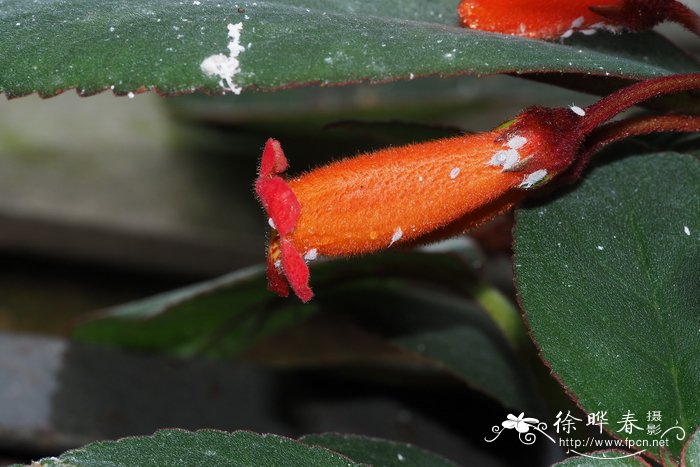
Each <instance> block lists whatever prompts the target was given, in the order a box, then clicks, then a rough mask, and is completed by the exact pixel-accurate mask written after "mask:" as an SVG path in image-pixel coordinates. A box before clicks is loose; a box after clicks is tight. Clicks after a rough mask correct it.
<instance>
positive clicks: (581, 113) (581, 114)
mask: <svg viewBox="0 0 700 467" xmlns="http://www.w3.org/2000/svg"><path fill="white" fill-rule="evenodd" d="M569 109H571V111H572V112H573V113H575V114H576V115H578V116H579V117H585V116H586V111H585V110H583V109H582V108H581V107H579V106H578V105H570V106H569Z"/></svg>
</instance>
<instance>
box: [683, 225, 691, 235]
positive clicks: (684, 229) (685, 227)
mask: <svg viewBox="0 0 700 467" xmlns="http://www.w3.org/2000/svg"><path fill="white" fill-rule="evenodd" d="M683 232H685V234H686V235H688V236H690V229H689V228H688V226H687V225H684V226H683Z"/></svg>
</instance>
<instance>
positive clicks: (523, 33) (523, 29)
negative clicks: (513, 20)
mask: <svg viewBox="0 0 700 467" xmlns="http://www.w3.org/2000/svg"><path fill="white" fill-rule="evenodd" d="M526 31H527V26H525V23H520V35H525V32H526Z"/></svg>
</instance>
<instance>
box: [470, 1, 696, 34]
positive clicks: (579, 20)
mask: <svg viewBox="0 0 700 467" xmlns="http://www.w3.org/2000/svg"><path fill="white" fill-rule="evenodd" d="M458 13H459V16H460V18H461V21H462V24H463V25H464V26H465V27H468V28H472V29H479V30H483V31H491V32H499V33H502V34H511V35H518V36H524V37H531V38H535V39H558V38H566V37H569V36H571V35H572V34H573V33H574V32H581V33H583V34H587V35H590V34H594V33H595V32H596V31H598V30H601V29H603V30H607V31H612V32H620V31H623V30H627V31H643V30H646V29H650V28H652V27H654V26H656V25H657V24H659V23H662V22H664V21H674V22H677V23H680V24H682V25H683V26H685V27H686V28H688V29H689V30H691V31H693V32H695V33H696V34H700V18H699V17H698V15H697V14H696V13H694V12H693V11H692V10H691V9H690V8H688V7H687V6H685V5H683V4H682V3H680V2H679V1H677V0H462V2H461V3H460V4H459V7H458Z"/></svg>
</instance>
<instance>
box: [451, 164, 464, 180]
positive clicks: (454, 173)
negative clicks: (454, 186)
mask: <svg viewBox="0 0 700 467" xmlns="http://www.w3.org/2000/svg"><path fill="white" fill-rule="evenodd" d="M461 171H462V169H460V168H459V167H455V168H454V169H452V170H450V178H451V179H452V180H454V179H455V178H457V176H458V175H459V173H460V172H461Z"/></svg>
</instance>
